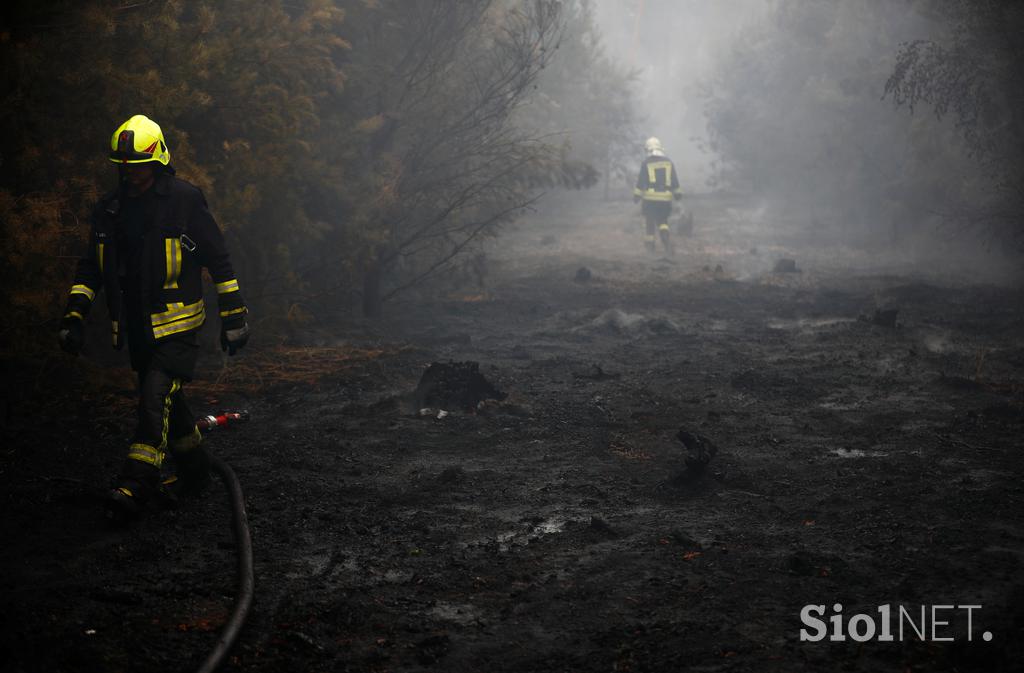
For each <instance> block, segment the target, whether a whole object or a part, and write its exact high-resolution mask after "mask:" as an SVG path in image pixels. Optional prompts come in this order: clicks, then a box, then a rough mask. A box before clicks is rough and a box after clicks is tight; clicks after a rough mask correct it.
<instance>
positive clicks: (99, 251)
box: [96, 243, 104, 274]
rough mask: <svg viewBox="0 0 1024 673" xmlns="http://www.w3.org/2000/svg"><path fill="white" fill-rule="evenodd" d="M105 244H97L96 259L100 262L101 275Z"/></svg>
mask: <svg viewBox="0 0 1024 673" xmlns="http://www.w3.org/2000/svg"><path fill="white" fill-rule="evenodd" d="M103 246H104V244H103V243H97V244H96V257H97V259H99V261H100V273H101V274H102V273H103Z"/></svg>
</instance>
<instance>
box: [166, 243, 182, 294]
mask: <svg viewBox="0 0 1024 673" xmlns="http://www.w3.org/2000/svg"><path fill="white" fill-rule="evenodd" d="M164 258H165V274H166V279H165V280H164V289H165V290H173V289H176V288H177V287H178V276H180V275H181V239H178V238H165V239H164Z"/></svg>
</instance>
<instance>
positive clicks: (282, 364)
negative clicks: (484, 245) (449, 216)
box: [0, 198, 1024, 673]
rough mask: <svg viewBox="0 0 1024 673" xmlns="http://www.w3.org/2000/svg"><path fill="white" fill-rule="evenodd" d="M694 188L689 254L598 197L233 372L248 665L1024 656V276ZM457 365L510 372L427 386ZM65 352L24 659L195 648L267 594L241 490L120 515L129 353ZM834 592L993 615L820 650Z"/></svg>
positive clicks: (979, 662) (948, 664)
mask: <svg viewBox="0 0 1024 673" xmlns="http://www.w3.org/2000/svg"><path fill="white" fill-rule="evenodd" d="M690 207H691V208H692V210H693V212H694V214H695V219H696V227H695V230H694V232H693V234H692V235H691V236H688V237H684V236H678V237H677V240H678V242H679V251H678V253H677V255H676V256H675V257H674V258H671V259H669V258H667V257H665V256H664V255H662V254H657V255H648V254H646V253H645V252H644V251H643V248H642V245H641V236H640V233H641V232H640V225H639V224H638V216H637V213H636V209H635V208H634V207H633V206H632V204H628V203H612V204H597V203H595V204H591V205H587V206H584V207H582V208H581V209H579V210H577V211H575V214H573V213H572V212H570V211H566V214H564V215H552V214H549V215H545V216H543V217H541V216H536V217H533V218H531V219H529V220H528V221H525V222H523V223H521V224H519V225H517V226H516V227H514V228H513V229H511V230H510V232H509V233H508V235H507V236H506V237H505V238H503V239H501V241H500V246H499V245H495V246H493V249H492V250H491V252H490V253H489V255H488V257H487V258H486V263H484V262H483V259H482V258H481V260H479V261H480V262H481V263H480V264H478V267H479V268H480V269H483V267H484V266H486V278H485V279H484V282H483V283H482V284H481V283H478V282H477V281H474V283H471V284H470V285H468V286H466V287H463V288H457V289H455V290H453V291H452V292H450V293H447V294H445V296H444V297H443V298H442V299H435V300H431V301H427V300H422V301H412V300H406V301H405V302H404V303H402V304H400V305H396V306H393V307H390V308H389V316H390V317H388V318H386V319H384V320H383V321H381V322H377V323H363V322H360V323H358V324H349V325H346V326H330V325H323V324H320V325H312V326H310V327H309V329H307V330H306V331H305V333H306V334H310V335H318V336H308V337H306V338H305V339H303V340H301V341H300V340H298V339H292V340H286V341H283V342H281V343H278V344H271V343H267V342H266V341H262V342H261V341H260V333H259V331H258V330H257V332H256V337H255V340H254V341H253V343H252V344H251V346H250V348H249V349H248V350H246V351H244V352H243V354H242V355H240V356H238V357H236V358H234V359H232V360H230V361H224V362H222V361H221V360H220V359H214V358H213V357H212V355H211V357H210V359H208V360H205V361H204V367H203V370H204V374H203V375H202V376H201V377H200V378H199V379H198V380H197V381H196V382H194V383H193V384H192V385H191V388H190V389H191V393H190V395H191V400H192V403H193V407H194V410H195V411H196V412H197V413H207V412H211V411H217V410H220V409H224V408H238V407H244V408H247V409H249V410H250V412H251V414H252V418H251V420H250V421H249V422H247V423H244V424H239V425H237V426H236V427H233V428H228V429H225V430H222V431H218V432H216V433H215V434H213V435H211V437H210V438H209V440H208V445H209V446H210V447H211V449H212V450H214V451H215V452H217V453H218V455H220V456H222V457H223V458H224V459H225V460H226V461H227V462H228V463H230V464H231V465H232V466H233V467H234V469H235V471H236V472H237V474H238V476H239V478H240V480H241V482H242V486H243V489H244V492H245V495H246V500H247V504H248V513H249V520H250V524H251V529H252V535H253V544H254V547H255V561H256V600H255V603H254V606H253V610H252V614H251V616H250V618H249V621H248V623H247V625H246V627H245V630H244V631H243V633H242V637H241V640H240V644H239V646H238V647H237V648H236V650H235V652H234V655H233V657H232V659H231V660H230V661H229V662H228V664H227V665H226V666H225V669H224V670H228V671H231V670H243V671H254V672H255V671H282V672H284V671H381V672H383V671H393V672H400V671H424V670H436V671H453V672H454V671H481V672H486V673H490V672H497V671H637V672H639V671H653V672H663V671H682V670H699V671H833V670H850V671H900V672H902V671H934V670H950V671H953V670H956V671H999V670H1019V668H1017V667H1018V666H1019V665H1020V661H1021V660H1022V656H1024V645H1022V642H1024V639H1022V635H1024V578H1022V574H1021V570H1022V560H1024V559H1022V555H1024V482H1022V479H1021V477H1022V470H1024V461H1022V456H1021V451H1022V449H1024V439H1022V437H1024V406H1022V403H1024V387H1022V386H1024V292H1022V291H1021V290H1020V289H1014V288H1009V287H1000V286H995V285H980V284H974V283H971V282H969V281H967V280H964V279H963V278H961V277H956V278H953V277H952V275H951V274H949V273H944V272H943V269H942V268H941V267H936V266H931V267H929V268H928V269H927V271H915V270H913V269H912V268H911V267H909V266H907V265H906V261H905V260H901V259H898V258H897V257H895V256H891V257H888V258H886V257H885V256H884V255H880V254H875V255H869V254H867V253H858V252H856V251H854V250H852V249H845V248H841V247H836V246H828V245H825V244H824V243H820V242H819V243H815V242H813V241H812V242H806V241H804V242H801V241H799V240H798V239H796V238H787V236H785V235H782V234H780V233H779V231H780V230H779V229H775V230H774V231H775V232H776V233H775V234H773V235H772V236H771V237H768V236H766V235H765V234H764V233H763V231H762V230H760V229H758V228H756V227H755V226H754V224H753V223H755V220H756V217H755V215H754V214H752V213H751V212H747V211H744V210H742V208H739V207H738V206H736V204H730V203H728V202H727V201H725V200H723V199H721V198H704V199H695V200H693V201H692V202H691V203H690ZM784 257H786V258H792V259H795V260H796V264H797V268H798V271H797V272H795V273H781V272H780V273H776V272H773V271H772V269H773V267H774V264H775V262H776V261H777V260H778V259H780V258H784ZM580 267H587V269H589V271H590V277H589V279H584V278H583V276H585V275H586V274H582V275H581V276H580V277H579V278H578V279H577V271H578V269H579V268H580ZM718 267H720V268H718ZM467 288H468V289H467ZM889 308H895V309H898V311H899V312H898V314H897V315H896V322H895V324H894V325H893V324H889V325H886V324H876V322H874V317H875V310H876V309H883V310H884V309H889ZM861 316H863V317H864V318H866V319H859V318H861ZM879 322H882V323H884V322H885V321H884V320H880V321H879ZM97 349H98V347H97ZM218 356H219V353H218ZM450 361H451V362H465V361H472V362H477V363H479V371H480V373H481V374H482V375H483V376H484V377H485V378H486V379H487V381H489V382H490V383H491V384H493V385H494V386H495V387H496V388H497V389H499V390H500V391H502V392H503V393H505V394H507V396H506V397H504V399H502V400H500V401H499V400H489V401H484V402H483V403H482V404H481V405H480V407H479V408H476V409H472V410H467V409H463V408H458V405H454V406H455V407H456V408H448V409H444V408H443V405H436V404H433V403H430V400H423V399H416V397H415V396H414V395H413V394H412V393H413V391H414V390H416V388H417V383H418V382H419V380H420V377H421V375H422V374H423V372H424V371H425V369H426V368H427V366H428V365H429V364H430V363H432V362H442V363H447V362H450ZM50 366H51V369H52V367H53V365H50ZM45 371H46V372H47V373H46V375H45V376H41V375H40V374H39V373H38V372H36V373H35V376H34V378H33V377H32V376H29V377H28V378H27V379H26V378H25V377H24V376H23V377H22V378H21V379H17V380H20V381H28V382H29V383H32V385H33V386H35V389H36V390H44V391H47V392H46V395H45V396H44V397H40V396H39V395H38V394H36V395H33V394H31V391H26V392H25V393H24V395H23V396H21V398H20V401H19V399H14V400H10V401H9V405H10V406H9V409H8V416H9V417H8V418H7V420H6V421H5V424H6V427H5V435H6V437H7V439H6V441H5V443H4V447H3V449H2V450H0V451H2V458H0V493H2V497H3V516H2V523H0V539H2V541H3V544H2V545H0V595H2V596H3V598H2V605H3V609H2V611H0V669H2V670H4V671H14V672H18V671H26V672H27V671H69V672H70V671H82V672H86V671H90V672H91V671H188V670H193V669H194V668H196V667H197V666H198V664H199V663H200V662H201V661H202V659H203V657H205V655H206V653H207V652H208V651H209V649H210V648H211V647H212V646H213V643H214V642H215V640H216V638H217V633H218V629H219V628H220V627H221V626H222V625H223V623H224V621H225V619H226V617H227V615H228V613H229V611H230V609H231V605H232V600H233V596H234V593H235V578H234V568H235V555H234V554H235V548H234V545H233V542H232V536H231V528H230V517H229V512H228V508H227V506H226V503H225V496H224V490H223V487H222V486H221V485H220V484H219V483H216V484H215V485H214V487H213V488H211V489H210V490H209V491H208V492H207V493H206V494H205V495H203V496H201V497H200V498H198V499H197V500H194V501H189V502H185V503H183V504H182V506H181V507H179V508H177V509H166V510H155V511H152V512H150V513H149V514H148V515H147V516H146V517H144V518H143V519H142V520H141V521H139V522H137V523H135V524H134V525H131V526H129V527H127V528H115V527H111V526H108V525H107V524H106V523H105V521H104V519H103V517H102V512H101V508H100V506H99V494H100V493H101V492H102V490H103V488H104V487H105V486H106V485H107V483H108V482H109V479H110V477H111V475H112V474H113V473H114V472H115V471H116V468H117V466H118V464H119V463H120V460H121V457H122V456H123V451H124V447H125V445H126V440H127V437H128V435H129V433H130V430H131V413H132V412H131V405H132V395H133V393H132V391H131V378H130V375H129V374H128V373H127V372H126V371H125V370H124V369H120V370H115V371H113V372H112V371H111V370H109V369H105V368H101V367H99V366H98V365H88V364H87V363H86V364H80V365H76V369H74V370H71V371H72V372H74V373H75V375H76V376H78V377H79V378H82V376H83V374H82V372H87V373H91V374H92V375H93V376H94V378H95V380H93V381H91V382H88V381H78V380H73V379H68V378H67V375H66V374H61V373H60V372H58V371H56V370H54V371H52V372H51V370H45ZM30 374H31V372H30ZM61 376H64V377H65V378H63V379H62V378H61ZM43 378H45V379H47V381H41V380H40V379H43ZM14 380H15V378H13V375H12V378H11V379H10V381H14ZM69 380H70V381H71V382H70V383H67V385H63V383H62V382H64V381H69ZM33 381H34V383H33ZM97 381H98V382H97ZM48 382H49V383H48ZM56 383H61V384H62V385H61V387H59V388H58V387H57V386H56V385H53V384H56ZM9 385H10V384H9ZM26 385H27V384H26ZM29 387H30V388H31V386H29ZM58 391H63V392H58ZM428 403H429V404H428ZM421 404H425V405H427V406H429V407H430V409H429V410H424V411H422V412H421V411H420V405H421ZM442 410H443V411H446V412H448V413H447V415H445V414H442V413H440V412H441V411H442ZM680 429H686V430H688V431H690V432H692V433H697V434H700V435H702V436H704V437H707V438H708V439H710V441H712V442H713V443H714V444H715V445H716V446H717V447H718V452H717V455H716V456H715V457H714V458H713V459H712V460H711V462H710V464H709V465H708V466H707V468H706V469H705V470H704V471H703V472H701V471H697V470H693V469H688V468H687V466H686V463H685V458H686V455H687V449H686V448H684V446H683V444H682V443H681V442H680V441H679V440H678V438H677V433H678V432H679V430H680ZM835 603H841V604H842V606H843V607H842V614H843V616H844V619H846V618H849V616H851V615H853V614H855V613H866V614H868V615H871V616H873V617H875V618H879V612H878V606H881V605H885V604H890V605H892V606H894V609H895V610H896V611H897V613H896V617H897V618H898V617H899V613H898V610H899V608H900V607H901V606H902V607H904V608H906V610H907V611H908V612H909V614H911V615H912V616H913V618H914V622H915V624H917V625H918V626H920V623H921V619H920V610H921V606H926V608H927V611H926V616H927V619H928V625H927V628H928V629H929V631H930V629H931V627H932V624H931V607H930V606H933V605H947V606H948V605H953V606H963V605H977V606H981V607H980V608H977V609H973V610H972V612H971V616H972V623H971V631H970V632H968V624H967V614H968V611H967V610H966V609H962V608H961V609H957V608H953V609H941V608H940V609H939V612H938V613H937V617H938V619H939V621H948V622H950V623H949V624H948V625H942V624H939V625H938V626H937V631H936V635H937V636H939V637H952V638H954V640H952V641H940V642H934V641H928V642H922V641H921V640H920V639H919V638H917V637H916V636H915V634H914V633H913V632H912V631H911V630H910V625H909V623H908V622H906V621H905V620H904V622H903V624H904V638H903V640H902V641H901V640H900V638H899V631H898V621H897V619H896V618H894V620H893V631H894V635H895V636H896V640H895V642H878V641H871V642H866V643H857V642H854V641H852V640H849V639H848V640H846V641H843V642H829V641H828V640H825V641H822V642H802V641H801V640H800V630H801V628H802V627H804V626H805V625H804V624H803V623H802V622H801V619H800V613H801V609H802V608H803V607H804V606H805V605H809V604H815V605H823V606H827V610H826V612H825V613H824V616H823V619H827V618H828V617H829V616H830V615H831V614H832V611H833V608H832V606H833V604H835ZM860 625H861V626H863V620H862V621H861V624H860ZM986 631H988V632H990V633H991V635H992V640H991V641H990V642H986V641H985V640H983V638H982V634H983V633H984V632H986ZM928 635H929V636H930V635H931V634H930V633H929V634H928ZM969 635H970V637H971V639H970V640H968V636H969Z"/></svg>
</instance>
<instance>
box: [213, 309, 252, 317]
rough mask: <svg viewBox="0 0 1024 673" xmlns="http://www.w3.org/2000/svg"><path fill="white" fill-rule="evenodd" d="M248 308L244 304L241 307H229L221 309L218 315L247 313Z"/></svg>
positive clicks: (226, 315)
mask: <svg viewBox="0 0 1024 673" xmlns="http://www.w3.org/2000/svg"><path fill="white" fill-rule="evenodd" d="M248 312H249V310H248V309H247V308H245V307H244V306H243V307H242V308H235V309H231V310H230V311H221V312H220V317H221V318H227V317H228V316H229V315H235V314H236V313H248Z"/></svg>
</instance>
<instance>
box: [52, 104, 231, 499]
mask: <svg viewBox="0 0 1024 673" xmlns="http://www.w3.org/2000/svg"><path fill="white" fill-rule="evenodd" d="M109 158H110V161H111V162H113V163H114V164H116V165H117V169H118V173H119V178H120V179H119V183H118V187H117V189H115V190H113V191H112V192H110V193H108V194H106V195H105V196H103V197H102V198H101V199H100V200H99V202H98V203H97V205H96V207H95V209H94V210H93V213H92V217H91V222H90V223H91V232H90V234H89V247H88V250H87V251H86V254H85V256H84V257H82V258H81V259H80V260H79V263H78V268H77V271H76V273H75V280H74V284H73V285H72V287H71V292H70V296H69V298H68V303H67V309H66V310H65V312H64V317H63V319H62V320H61V326H60V333H59V338H60V345H61V347H62V348H63V349H64V350H65V351H68V352H69V353H72V354H74V355H77V354H78V352H79V351H80V350H81V347H82V344H83V341H84V331H85V330H84V322H85V320H86V316H88V314H89V309H90V308H91V307H92V304H93V301H94V299H95V298H96V295H97V294H98V293H99V292H100V291H101V290H103V291H105V294H106V305H107V310H108V313H109V315H110V320H111V337H112V342H113V346H114V348H116V349H120V348H121V347H122V345H123V344H124V343H125V342H127V344H128V352H129V356H130V360H131V365H132V369H134V370H135V372H136V373H137V374H138V379H139V400H138V425H137V428H136V431H135V435H134V437H133V439H132V442H131V445H130V446H129V448H128V455H127V457H126V458H125V461H124V465H123V467H122V469H121V472H120V474H119V476H118V478H117V482H116V484H115V486H114V488H113V490H112V491H111V492H110V496H109V505H110V508H111V511H112V512H113V513H115V514H118V515H132V514H137V513H138V512H140V511H141V510H142V509H143V507H144V506H145V505H146V503H147V501H149V500H150V499H151V498H152V497H153V496H154V495H155V494H156V493H157V492H158V491H159V489H160V488H161V479H160V476H161V466H162V464H163V461H164V458H165V455H166V454H168V453H170V454H171V456H172V457H173V459H174V464H175V467H176V473H177V480H178V484H179V486H180V490H181V491H183V492H189V491H192V492H197V491H199V490H201V489H202V488H204V487H205V486H206V484H207V482H208V480H209V458H208V456H207V454H206V451H205V449H204V448H203V447H202V445H201V441H202V438H201V435H200V434H199V431H198V430H197V429H196V425H195V420H194V417H193V416H192V413H191V411H189V408H188V405H187V404H186V402H185V396H184V393H183V392H182V385H183V384H184V383H185V382H187V381H189V380H190V379H191V378H192V376H193V373H194V370H195V365H196V357H197V354H198V350H199V347H198V341H197V333H198V331H199V328H200V327H202V325H203V323H204V322H205V320H206V313H207V307H206V305H205V304H204V301H203V278H202V269H203V267H205V268H206V269H207V270H208V271H209V273H210V277H211V278H212V279H213V282H214V283H215V284H216V288H217V299H218V312H219V315H220V323H221V347H222V348H223V349H224V350H227V351H228V352H229V354H231V355H234V354H235V352H236V351H237V350H238V349H239V348H241V347H242V346H244V345H245V343H246V341H247V340H248V337H249V328H248V325H247V323H246V314H247V312H248V311H247V309H246V306H245V304H244V303H243V301H242V295H241V292H239V287H238V280H237V279H236V278H235V273H234V271H233V270H232V267H231V261H230V259H229V257H228V251H227V247H226V246H225V243H224V237H223V235H222V234H221V231H220V228H219V227H218V226H217V223H216V221H214V219H213V216H212V215H210V211H209V210H208V209H207V205H206V199H205V198H204V197H203V194H202V192H201V191H199V189H198V188H196V187H195V186H193V185H191V184H189V183H188V182H186V181H184V180H182V179H180V178H177V177H176V176H175V174H174V168H173V167H172V166H171V154H170V151H169V150H168V148H167V144H166V142H165V141H164V136H163V132H162V131H161V130H160V127H159V126H158V125H157V124H156V122H154V121H153V120H151V119H149V118H148V117H145V116H143V115H135V116H134V117H132V118H131V119H129V120H128V121H126V122H125V123H124V124H122V125H121V126H120V127H118V129H117V130H116V131H114V134H113V136H112V137H111V139H110V154H109Z"/></svg>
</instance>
